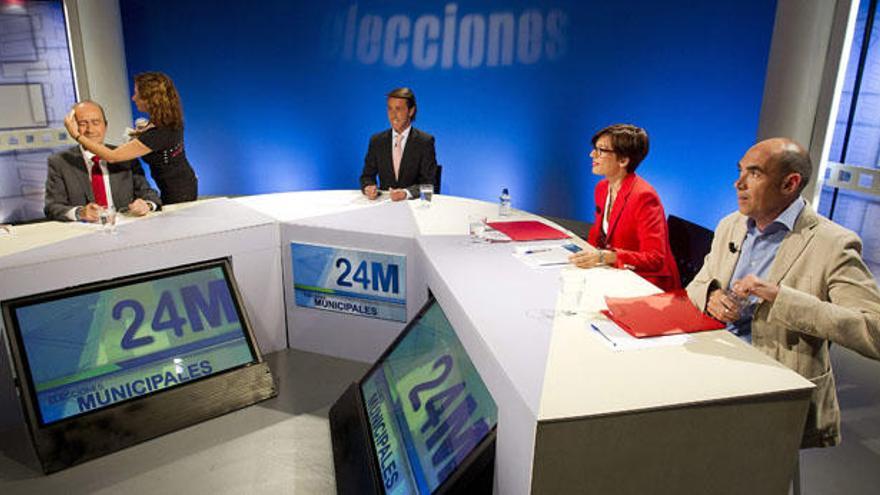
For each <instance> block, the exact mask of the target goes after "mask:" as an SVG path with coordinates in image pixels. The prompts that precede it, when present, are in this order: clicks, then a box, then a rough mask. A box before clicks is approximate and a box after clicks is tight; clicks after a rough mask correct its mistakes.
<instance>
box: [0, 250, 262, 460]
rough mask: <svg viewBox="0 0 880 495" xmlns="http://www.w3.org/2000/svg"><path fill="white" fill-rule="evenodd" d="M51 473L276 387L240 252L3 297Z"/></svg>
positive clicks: (27, 410)
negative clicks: (251, 313)
mask: <svg viewBox="0 0 880 495" xmlns="http://www.w3.org/2000/svg"><path fill="white" fill-rule="evenodd" d="M2 311H3V320H4V323H5V328H6V335H7V339H8V340H9V350H10V353H11V355H12V363H13V367H14V372H15V375H16V377H15V383H16V386H17V387H19V394H18V395H19V397H20V398H21V401H22V405H23V412H24V417H25V420H26V423H27V426H28V429H29V430H30V432H31V436H32V439H33V443H34V446H35V447H36V451H37V456H38V457H39V459H40V462H41V464H42V467H43V469H44V471H46V472H52V471H56V470H58V469H62V468H64V467H67V466H70V465H73V464H77V463H79V462H83V461H85V460H87V459H91V458H94V457H97V456H100V455H103V454H106V453H109V452H112V451H115V450H118V449H121V448H124V447H126V446H128V445H131V444H134V443H137V442H140V441H143V440H146V439H148V438H152V437H155V436H157V435H161V434H164V433H167V432H169V431H173V430H175V429H179V428H182V427H184V426H188V425H191V424H194V423H197V422H200V421H203V420H205V419H207V418H210V417H213V416H217V415H220V414H223V413H225V412H228V411H231V410H234V409H238V408H241V407H245V406H247V405H250V404H253V403H255V402H257V401H260V400H263V399H267V398H269V397H271V396H274V395H275V394H276V390H275V385H274V382H273V380H272V376H271V373H270V371H269V368H268V366H266V364H265V363H264V361H263V359H262V356H261V355H260V352H259V349H258V347H257V343H256V341H255V339H254V335H253V331H252V329H251V327H250V325H249V323H248V319H247V315H246V314H245V311H244V306H243V305H242V303H241V298H240V295H239V292H238V289H237V287H236V284H235V280H234V278H233V276H232V269H231V263H230V261H229V259H228V258H224V259H219V260H211V261H205V262H200V263H195V264H190V265H185V266H180V267H176V268H170V269H165V270H159V271H154V272H149V273H142V274H137V275H131V276H125V277H121V278H117V279H113V280H109V281H103V282H97V283H91V284H87V285H83V286H78V287H73V288H68V289H63V290H58V291H52V292H47V293H42V294H36V295H31V296H27V297H22V298H18V299H13V300H8V301H3V302H2Z"/></svg>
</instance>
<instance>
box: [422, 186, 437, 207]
mask: <svg viewBox="0 0 880 495" xmlns="http://www.w3.org/2000/svg"><path fill="white" fill-rule="evenodd" d="M419 193H420V194H421V198H422V206H424V207H426V208H427V207H429V206H431V198H432V197H434V184H420V185H419Z"/></svg>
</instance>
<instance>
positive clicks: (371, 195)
mask: <svg viewBox="0 0 880 495" xmlns="http://www.w3.org/2000/svg"><path fill="white" fill-rule="evenodd" d="M364 196H366V197H367V198H368V199H376V198H378V197H379V190H378V189H376V184H370V185H369V186H367V187H365V188H364Z"/></svg>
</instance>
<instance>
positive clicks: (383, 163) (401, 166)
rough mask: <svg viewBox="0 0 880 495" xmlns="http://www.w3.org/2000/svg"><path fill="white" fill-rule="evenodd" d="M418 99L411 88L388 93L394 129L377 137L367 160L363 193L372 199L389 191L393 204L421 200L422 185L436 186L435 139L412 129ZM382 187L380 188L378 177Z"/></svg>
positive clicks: (363, 176) (365, 160)
mask: <svg viewBox="0 0 880 495" xmlns="http://www.w3.org/2000/svg"><path fill="white" fill-rule="evenodd" d="M416 110H417V107H416V95H415V94H414V93H413V92H412V90H411V89H409V88H397V89H395V90H392V91H391V92H390V93H388V121H389V122H390V123H391V129H388V130H385V131H382V132H380V133H378V134H374V135H373V136H372V137H371V138H370V147H369V149H367V156H366V158H364V170H363V172H362V173H361V191H363V193H364V195H365V196H367V197H368V198H370V199H376V198H377V197H379V195H380V192H379V190H380V189H381V190H387V191H388V194H389V195H390V197H391V200H392V201H400V200H403V199H414V198H418V197H419V184H434V173H435V170H436V168H437V157H436V153H435V151H434V136H432V135H430V134H428V133H427V132H423V131H420V130H418V129H416V128H415V127H412V125H411V124H412V122H414V121H415V120H416ZM377 174H378V175H379V186H378V187H377V186H376V175H377Z"/></svg>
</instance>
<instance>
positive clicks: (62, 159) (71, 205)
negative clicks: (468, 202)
mask: <svg viewBox="0 0 880 495" xmlns="http://www.w3.org/2000/svg"><path fill="white" fill-rule="evenodd" d="M73 109H74V115H75V116H76V123H77V127H78V130H79V133H80V134H82V135H84V136H86V137H88V138H89V139H91V140H93V141H97V142H100V143H103V142H104V135H105V134H106V132H107V119H106V117H105V116H104V109H103V108H101V106H100V105H98V104H97V103H95V102H92V101H83V102H81V103H78V104H76V105H75V106H74V107H73ZM161 204H162V203H161V201H160V200H159V194H158V193H157V192H156V191H155V190H153V189H151V188H150V185H149V183H148V182H147V179H146V177H144V172H143V169H141V166H140V163H139V162H138V161H137V160H133V161H127V162H119V163H111V164H108V163H107V162H105V161H103V160H101V159H99V158H98V157H97V156H95V155H94V154H92V153H91V152H89V151H85V150H83V149H82V148H80V147H79V146H74V147H72V148H70V149H67V150H65V151H61V152H58V153H55V154H54V155H52V156H50V157H49V173H48V175H47V176H46V202H45V206H44V208H43V211H44V212H45V213H46V217H48V218H49V219H51V220H60V221H82V222H97V221H98V219H99V213H100V211H101V208H106V207H108V206H113V207H115V208H116V209H118V210H128V213H129V214H130V215H135V216H143V215H146V214H147V213H149V212H151V211H155V210H158V209H159V208H160V207H161Z"/></svg>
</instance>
